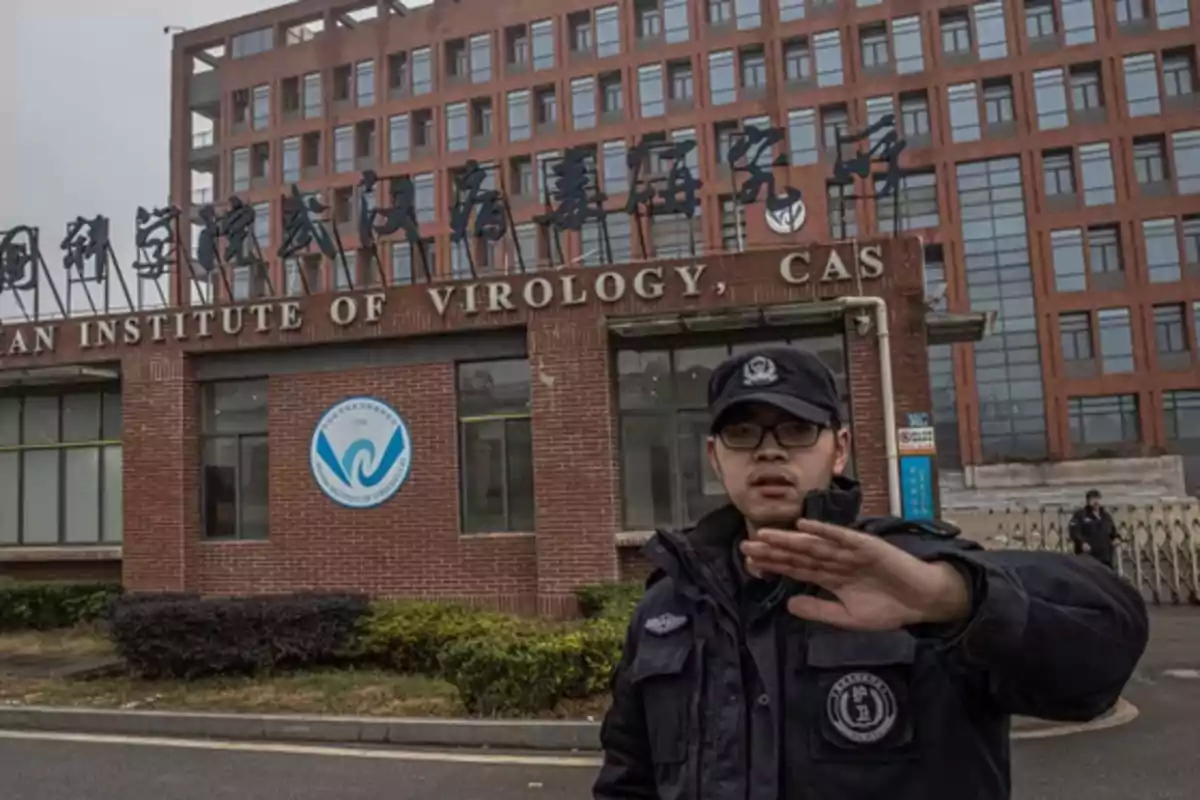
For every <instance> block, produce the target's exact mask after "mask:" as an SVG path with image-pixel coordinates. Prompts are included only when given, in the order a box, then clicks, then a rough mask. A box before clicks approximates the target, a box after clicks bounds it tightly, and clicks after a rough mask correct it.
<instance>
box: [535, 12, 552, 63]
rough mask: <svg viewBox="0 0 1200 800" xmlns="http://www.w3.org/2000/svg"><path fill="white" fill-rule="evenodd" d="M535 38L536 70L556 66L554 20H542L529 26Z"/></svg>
mask: <svg viewBox="0 0 1200 800" xmlns="http://www.w3.org/2000/svg"><path fill="white" fill-rule="evenodd" d="M529 30H530V33H531V38H532V40H533V68H534V69H535V70H543V69H553V67H554V22H553V21H552V20H548V19H547V20H542V21H541V22H535V23H533V25H531V26H530V27H529Z"/></svg>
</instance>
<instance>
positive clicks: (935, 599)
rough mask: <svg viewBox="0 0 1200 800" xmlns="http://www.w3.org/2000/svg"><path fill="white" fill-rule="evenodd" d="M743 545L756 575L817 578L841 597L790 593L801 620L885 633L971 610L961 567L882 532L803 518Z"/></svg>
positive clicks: (947, 619)
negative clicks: (904, 546) (925, 556)
mask: <svg viewBox="0 0 1200 800" xmlns="http://www.w3.org/2000/svg"><path fill="white" fill-rule="evenodd" d="M741 548H742V553H743V554H744V555H745V556H746V567H747V569H748V570H749V571H750V572H751V573H753V574H756V575H762V574H774V575H780V576H784V577H788V578H792V579H793V580H797V581H800V582H802V583H811V584H815V585H817V586H819V587H821V588H822V589H825V590H827V591H828V592H830V593H831V594H832V595H833V596H834V597H835V598H837V599H836V600H825V599H821V598H818V597H810V596H802V595H801V596H796V597H793V598H791V599H790V600H788V610H789V611H790V612H791V613H792V614H794V615H796V616H797V617H800V618H802V619H807V620H812V621H814V622H823V623H826V624H829V625H833V626H836V627H839V628H847V629H851V630H869V631H882V630H895V629H898V628H902V627H906V626H909V625H917V624H922V623H951V622H957V621H960V620H963V619H965V618H966V616H967V615H968V614H969V613H970V604H971V594H970V590H969V589H968V587H967V582H966V580H965V579H964V578H963V576H962V574H961V573H960V572H959V571H958V570H957V569H955V568H954V567H953V566H951V565H950V564H947V563H944V562H933V563H930V562H927V561H922V560H920V559H919V558H916V557H915V556H912V555H910V554H908V553H906V552H905V551H903V550H901V549H900V548H898V547H896V546H894V545H891V544H888V542H887V541H885V540H884V539H881V538H880V537H878V536H872V535H870V534H865V533H861V532H859V531H854V530H850V529H848V528H841V527H838V526H836V525H828V524H826V523H823V522H816V521H813V520H807V519H802V520H800V521H799V522H797V523H796V529H795V530H779V529H770V528H765V529H762V530H759V531H758V532H757V533H756V534H755V535H754V537H753V538H752V539H749V540H747V541H745V542H743V543H742V545H741Z"/></svg>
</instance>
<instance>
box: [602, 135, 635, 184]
mask: <svg viewBox="0 0 1200 800" xmlns="http://www.w3.org/2000/svg"><path fill="white" fill-rule="evenodd" d="M603 154H604V191H605V193H607V194H609V195H618V194H624V193H625V192H627V191H629V165H628V163H627V161H626V159H627V148H626V147H625V142H623V141H620V140H617V141H613V142H605V143H604V145H603Z"/></svg>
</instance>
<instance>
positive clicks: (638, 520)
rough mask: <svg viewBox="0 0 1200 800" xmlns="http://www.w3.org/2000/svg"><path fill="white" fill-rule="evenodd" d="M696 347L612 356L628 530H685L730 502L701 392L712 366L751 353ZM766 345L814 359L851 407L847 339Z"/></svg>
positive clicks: (713, 344) (708, 342)
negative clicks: (711, 460) (714, 465)
mask: <svg viewBox="0 0 1200 800" xmlns="http://www.w3.org/2000/svg"><path fill="white" fill-rule="evenodd" d="M693 342H694V343H691V342H689V343H688V344H682V343H680V344H676V345H675V346H673V347H657V348H654V349H638V350H635V349H628V350H625V349H623V350H618V351H617V353H616V371H617V398H618V409H619V411H618V419H619V423H618V424H619V431H620V433H619V436H620V450H621V486H622V497H623V506H624V513H623V522H624V525H623V527H624V528H625V529H627V530H651V529H654V528H656V527H682V526H685V525H688V524H690V523H692V522H695V521H696V520H697V519H699V518H700V517H701V516H703V515H704V514H705V513H707V512H709V511H711V510H713V509H714V508H717V507H718V506H720V505H722V504H724V503H726V502H728V500H727V499H726V496H725V491H724V488H723V487H722V485H721V481H720V479H719V478H717V476H716V475H714V474H713V473H712V472H711V469H710V467H709V464H708V457H707V455H706V447H707V444H706V443H707V439H708V426H709V417H708V407H707V402H706V401H707V397H706V390H707V385H708V379H709V376H710V375H711V374H712V370H713V368H714V367H716V366H717V364H719V363H720V362H721V361H722V360H724V359H725V358H728V357H729V356H730V355H731V354H732V353H738V352H744V351H745V349H747V348H748V347H751V346H754V345H753V344H751V343H750V342H747V341H743V342H739V343H736V344H733V345H732V346H731V345H730V344H728V343H727V341H726V340H724V339H722V338H716V339H709V338H707V337H706V338H703V339H696V340H693ZM758 344H760V345H761V344H766V343H763V342H759V343H758ZM770 344H792V345H794V346H796V347H803V348H805V349H807V350H811V351H812V352H815V353H817V354H818V355H819V356H820V357H821V359H822V360H823V361H824V362H825V363H826V364H827V365H828V366H829V367H830V369H831V370H832V371H833V372H834V375H835V376H836V379H837V385H838V389H839V393H840V394H841V395H842V397H843V399H844V400H845V401H846V402H848V394H847V390H846V355H845V343H844V337H842V336H841V335H828V336H811V335H810V336H809V337H806V338H803V339H792V340H790V341H785V342H771V343H770ZM847 418H848V415H847Z"/></svg>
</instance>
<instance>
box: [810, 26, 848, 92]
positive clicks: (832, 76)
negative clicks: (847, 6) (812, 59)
mask: <svg viewBox="0 0 1200 800" xmlns="http://www.w3.org/2000/svg"><path fill="white" fill-rule="evenodd" d="M813 50H814V51H815V53H816V60H817V86H841V85H842V83H843V82H844V81H845V68H844V67H843V65H842V35H841V34H840V33H839V32H837V31H826V32H824V33H818V34H816V35H815V36H813Z"/></svg>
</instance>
